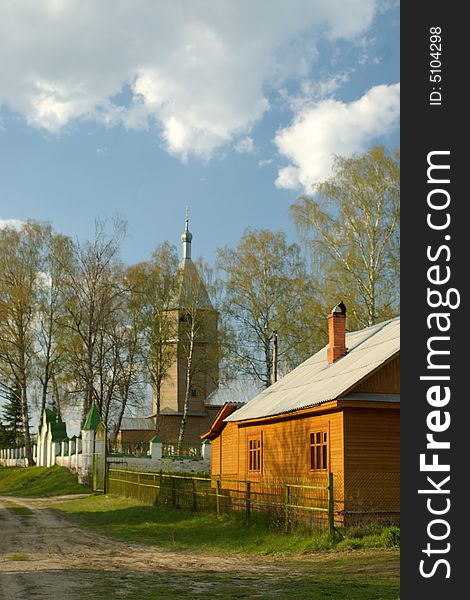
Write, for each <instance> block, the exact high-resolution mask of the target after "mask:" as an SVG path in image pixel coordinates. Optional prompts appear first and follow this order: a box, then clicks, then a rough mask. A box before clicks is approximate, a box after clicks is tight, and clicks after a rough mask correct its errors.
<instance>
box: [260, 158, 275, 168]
mask: <svg viewBox="0 0 470 600" xmlns="http://www.w3.org/2000/svg"><path fill="white" fill-rule="evenodd" d="M272 162H273V159H272V158H265V159H263V160H259V161H258V167H266V166H267V165H270V164H272Z"/></svg>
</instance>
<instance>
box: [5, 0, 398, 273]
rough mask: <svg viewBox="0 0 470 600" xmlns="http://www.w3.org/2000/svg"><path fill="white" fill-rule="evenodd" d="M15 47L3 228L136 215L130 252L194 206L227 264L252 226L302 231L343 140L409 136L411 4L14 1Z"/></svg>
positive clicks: (353, 143) (359, 147) (211, 250)
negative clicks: (311, 198) (402, 49)
mask: <svg viewBox="0 0 470 600" xmlns="http://www.w3.org/2000/svg"><path fill="white" fill-rule="evenodd" d="M0 56H1V57H2V58H1V59H0V225H1V224H2V223H4V222H17V221H24V220H26V219H29V218H32V219H36V220H40V221H50V222H52V224H53V225H54V227H55V229H56V230H57V231H60V232H62V233H66V234H68V235H70V236H72V237H78V238H79V239H85V238H87V237H90V236H91V235H92V234H93V229H94V220H95V218H97V217H100V218H108V219H112V217H113V216H114V215H116V214H120V215H121V216H122V217H124V218H125V219H126V220H127V222H128V237H127V239H126V240H125V242H124V244H123V247H122V253H121V255H122V258H123V259H124V260H125V261H126V262H128V263H133V262H138V261H141V260H146V259H147V258H149V256H150V254H151V252H152V249H153V248H154V247H155V245H156V244H157V243H159V242H162V241H164V240H166V239H167V240H169V241H170V242H173V243H176V244H177V245H178V247H179V244H180V241H179V237H180V234H181V232H182V230H183V226H184V218H185V207H186V206H189V208H190V229H191V231H192V232H193V235H194V239H193V256H196V257H197V256H200V255H202V256H204V257H205V258H206V259H207V260H208V261H209V262H210V263H211V262H213V260H214V257H215V251H216V248H217V247H220V246H222V245H224V244H228V245H230V246H235V245H236V244H237V243H238V240H239V239H240V236H241V235H242V233H243V231H244V229H245V228H246V227H247V226H251V227H254V228H269V229H272V230H278V229H284V230H285V231H286V232H287V233H288V237H289V239H290V240H291V241H295V232H294V229H293V226H292V224H291V223H290V221H289V216H288V208H289V206H290V204H292V203H293V202H294V201H295V199H296V198H297V197H298V196H299V195H300V194H302V193H305V192H308V191H309V189H310V186H311V184H313V183H314V182H315V181H321V180H323V179H325V178H326V177H328V175H329V174H330V168H331V163H332V155H333V154H334V153H336V154H343V155H348V154H350V153H352V152H361V151H363V150H365V149H366V148H367V147H369V146H370V145H372V144H376V143H383V144H385V145H387V146H389V147H390V148H396V147H398V144H399V6H398V3H396V2H390V1H386V0H385V1H382V2H379V1H374V0H337V1H334V0H290V2H286V1H285V0H282V1H281V0H269V1H268V0H258V1H257V2H248V1H245V0H239V1H238V2H232V1H229V0H219V1H217V2H214V1H209V0H192V1H189V0H188V1H186V2H185V1H182V2H178V3H175V2H173V3H172V2H167V1H163V0H157V1H155V0H132V1H131V0H122V1H119V0H100V2H96V1H95V0H21V1H20V2H14V1H13V0H7V1H4V2H2V3H1V4H0ZM10 220H13V221H10Z"/></svg>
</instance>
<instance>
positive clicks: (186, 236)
mask: <svg viewBox="0 0 470 600" xmlns="http://www.w3.org/2000/svg"><path fill="white" fill-rule="evenodd" d="M192 239H193V234H192V233H191V232H190V231H189V217H188V207H186V226H185V228H184V233H183V234H182V236H181V241H182V242H183V260H185V259H187V260H191V240H192Z"/></svg>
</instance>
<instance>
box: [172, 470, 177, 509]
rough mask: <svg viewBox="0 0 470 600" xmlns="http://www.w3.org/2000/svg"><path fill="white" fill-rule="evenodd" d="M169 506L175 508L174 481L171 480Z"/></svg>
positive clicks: (173, 479)
mask: <svg viewBox="0 0 470 600" xmlns="http://www.w3.org/2000/svg"><path fill="white" fill-rule="evenodd" d="M171 506H172V507H173V508H175V507H176V479H175V478H174V477H172V478H171Z"/></svg>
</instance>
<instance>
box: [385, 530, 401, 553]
mask: <svg viewBox="0 0 470 600" xmlns="http://www.w3.org/2000/svg"><path fill="white" fill-rule="evenodd" d="M380 539H381V541H382V542H383V545H384V546H385V547H386V548H399V547H400V528H399V527H385V529H384V530H383V531H382V533H381V534H380Z"/></svg>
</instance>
